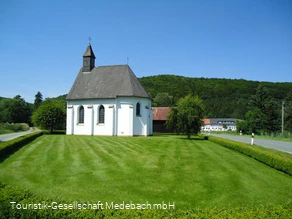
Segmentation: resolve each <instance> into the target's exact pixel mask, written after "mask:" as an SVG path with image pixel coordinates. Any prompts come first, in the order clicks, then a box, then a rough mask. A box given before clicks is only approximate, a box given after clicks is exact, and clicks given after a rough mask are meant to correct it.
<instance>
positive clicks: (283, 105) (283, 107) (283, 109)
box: [282, 101, 285, 136]
mask: <svg viewBox="0 0 292 219" xmlns="http://www.w3.org/2000/svg"><path fill="white" fill-rule="evenodd" d="M284 111H285V102H284V101H282V136H284Z"/></svg>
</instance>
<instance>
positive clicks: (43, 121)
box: [32, 99, 66, 132]
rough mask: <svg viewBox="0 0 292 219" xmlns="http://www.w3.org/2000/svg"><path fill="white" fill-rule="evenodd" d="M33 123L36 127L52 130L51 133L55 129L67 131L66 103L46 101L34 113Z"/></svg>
mask: <svg viewBox="0 0 292 219" xmlns="http://www.w3.org/2000/svg"><path fill="white" fill-rule="evenodd" d="M32 121H33V123H34V124H35V125H36V126H39V127H40V128H43V129H47V130H50V132H53V130H55V129H65V127H66V107H65V104H64V101H61V100H56V99H46V100H45V101H43V102H42V103H41V105H40V106H39V108H38V109H37V110H36V111H35V112H34V113H33V116H32Z"/></svg>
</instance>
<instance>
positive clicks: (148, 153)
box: [0, 135, 292, 209]
mask: <svg viewBox="0 0 292 219" xmlns="http://www.w3.org/2000/svg"><path fill="white" fill-rule="evenodd" d="M0 181H2V182H4V183H9V184H14V185H17V186H19V187H21V188H25V189H28V190H30V191H32V192H34V193H35V194H37V195H41V196H43V197H49V198H56V197H58V198H61V199H63V200H69V201H83V202H86V201H91V202H98V201H102V202H116V203H122V202H123V201H125V202H130V201H132V202H133V203H145V202H146V201H148V202H149V203H153V204H154V203H161V202H162V201H164V202H171V203H173V202H175V208H176V209H189V208H195V207H215V206H217V207H227V206H234V207H235V206H243V205H244V206H260V205H265V204H287V203H289V202H290V203H291V201H292V177H291V176H288V175H286V174H283V173H281V172H279V171H276V170H274V169H272V168H270V167H268V166H266V165H264V164H262V163H260V162H258V161H255V160H254V159H252V158H249V157H247V156H245V155H242V154H239V153H237V152H234V151H232V150H229V149H227V148H224V147H221V146H220V145H217V144H215V143H212V142H210V141H206V140H187V139H185V137H183V136H157V137H147V138H145V137H134V138H133V137H96V136H65V135H44V136H41V137H39V138H38V139H36V140H35V141H33V142H32V143H30V144H28V145H26V146H25V147H23V148H22V149H20V150H19V151H18V152H16V153H15V154H14V155H12V156H11V157H9V158H7V159H6V160H5V161H4V162H3V163H1V164H0Z"/></svg>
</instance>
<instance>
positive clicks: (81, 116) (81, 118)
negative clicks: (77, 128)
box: [78, 106, 84, 123]
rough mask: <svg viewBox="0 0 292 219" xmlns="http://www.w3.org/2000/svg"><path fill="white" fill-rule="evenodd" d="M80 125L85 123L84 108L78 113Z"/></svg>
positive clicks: (80, 108)
mask: <svg viewBox="0 0 292 219" xmlns="http://www.w3.org/2000/svg"><path fill="white" fill-rule="evenodd" d="M78 123H84V107H83V106H80V107H79V111H78Z"/></svg>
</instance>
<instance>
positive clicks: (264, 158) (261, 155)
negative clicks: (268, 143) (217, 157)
mask: <svg viewBox="0 0 292 219" xmlns="http://www.w3.org/2000/svg"><path fill="white" fill-rule="evenodd" d="M209 140H210V141H212V142H215V143H217V144H220V145H222V146H224V147H227V148H230V149H232V150H235V151H238V152H240V153H242V154H245V155H247V156H249V157H252V158H254V159H256V160H258V161H260V162H262V163H264V164H266V165H268V166H270V167H273V168H275V169H277V170H280V171H282V172H284V173H287V174H289V175H291V176H292V160H291V159H287V158H284V157H281V156H279V155H276V154H273V153H269V152H267V151H264V150H261V149H260V147H253V146H251V145H249V144H245V143H241V142H236V141H232V140H228V139H223V138H218V137H214V136H209Z"/></svg>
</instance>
